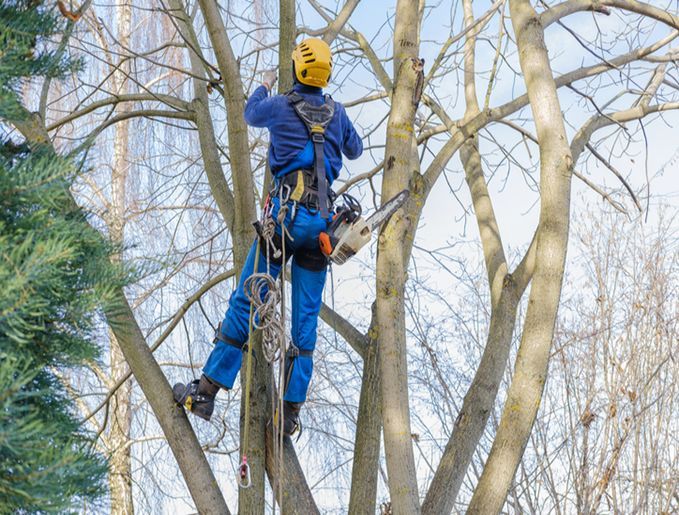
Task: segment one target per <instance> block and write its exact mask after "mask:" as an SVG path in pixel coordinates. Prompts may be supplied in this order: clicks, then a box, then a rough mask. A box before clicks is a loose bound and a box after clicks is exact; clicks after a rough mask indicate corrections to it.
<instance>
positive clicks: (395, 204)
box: [366, 190, 410, 232]
mask: <svg viewBox="0 0 679 515" xmlns="http://www.w3.org/2000/svg"><path fill="white" fill-rule="evenodd" d="M409 195H410V192H409V191H408V190H403V191H402V192H401V193H399V194H398V195H396V196H394V197H393V198H391V199H390V200H388V201H387V202H385V203H384V204H382V207H380V208H379V209H378V210H377V211H375V212H374V213H373V214H372V215H370V217H369V218H368V219H367V220H366V224H367V225H368V227H370V232H372V231H374V230H375V229H377V228H378V227H379V226H380V225H382V224H383V223H384V222H386V221H387V220H389V218H391V215H393V214H394V213H395V212H396V211H397V210H398V208H400V207H401V206H402V205H403V204H405V202H406V200H408V196H409Z"/></svg>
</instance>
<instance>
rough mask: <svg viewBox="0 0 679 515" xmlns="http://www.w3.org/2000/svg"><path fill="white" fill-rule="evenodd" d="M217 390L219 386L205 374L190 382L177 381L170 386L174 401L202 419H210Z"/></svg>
mask: <svg viewBox="0 0 679 515" xmlns="http://www.w3.org/2000/svg"><path fill="white" fill-rule="evenodd" d="M218 391H219V386H218V385H216V384H215V383H213V382H212V381H210V379H209V378H208V377H207V376H206V375H205V374H203V375H202V376H200V379H195V380H194V381H191V382H190V383H187V384H184V383H177V384H175V385H174V386H173V387H172V395H173V396H174V400H175V402H176V403H177V404H178V405H179V406H183V407H184V408H186V409H187V410H189V411H190V412H191V413H193V414H194V415H196V416H198V417H200V418H202V419H204V420H210V417H212V412H213V411H214V409H215V396H216V395H217V392H218Z"/></svg>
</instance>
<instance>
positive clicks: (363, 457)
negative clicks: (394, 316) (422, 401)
mask: <svg viewBox="0 0 679 515" xmlns="http://www.w3.org/2000/svg"><path fill="white" fill-rule="evenodd" d="M371 333H372V331H369V333H368V334H371ZM380 388H381V384H380V369H379V346H378V345H377V342H376V341H375V340H373V339H372V338H371V339H370V340H369V344H368V347H367V349H366V352H365V357H364V359H363V377H362V381H361V397H360V399H359V403H358V418H357V422H356V435H355V439H354V463H353V466H352V469H351V491H350V497H349V514H350V515H373V514H374V513H375V506H376V504H377V479H378V473H379V467H380V436H381V430H382V406H381V396H380Z"/></svg>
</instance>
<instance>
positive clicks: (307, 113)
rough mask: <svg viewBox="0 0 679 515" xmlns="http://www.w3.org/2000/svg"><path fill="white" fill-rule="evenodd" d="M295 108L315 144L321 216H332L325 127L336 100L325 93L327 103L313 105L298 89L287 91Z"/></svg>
mask: <svg viewBox="0 0 679 515" xmlns="http://www.w3.org/2000/svg"><path fill="white" fill-rule="evenodd" d="M287 96H288V99H289V100H290V104H291V105H292V107H293V109H294V110H295V112H296V113H297V116H299V118H300V120H302V122H304V125H305V126H306V128H307V130H308V131H309V136H310V138H311V142H312V143H313V146H314V172H315V173H316V180H317V182H318V204H319V210H320V212H321V218H324V219H327V218H329V217H330V212H329V208H330V202H329V199H328V177H327V175H326V171H325V152H324V145H325V128H326V127H327V126H328V124H329V123H330V121H331V120H332V118H333V116H334V114H335V102H334V101H333V99H332V98H331V97H330V96H329V95H325V104H322V105H320V106H315V105H312V104H310V103H308V102H306V101H305V100H304V97H302V95H300V94H299V93H297V92H296V91H291V92H288V93H287Z"/></svg>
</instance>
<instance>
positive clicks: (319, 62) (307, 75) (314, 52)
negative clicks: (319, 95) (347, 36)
mask: <svg viewBox="0 0 679 515" xmlns="http://www.w3.org/2000/svg"><path fill="white" fill-rule="evenodd" d="M292 62H293V64H294V67H295V76H296V77H297V80H298V81H299V82H301V83H302V84H306V85H307V86H316V87H318V88H324V87H326V86H327V85H328V82H329V81H330V75H331V74H332V53H331V52H330V47H329V46H328V44H327V43H326V42H325V41H323V40H322V39H317V38H309V39H305V40H304V41H302V42H301V43H300V44H299V45H297V46H296V47H295V50H293V52H292Z"/></svg>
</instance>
